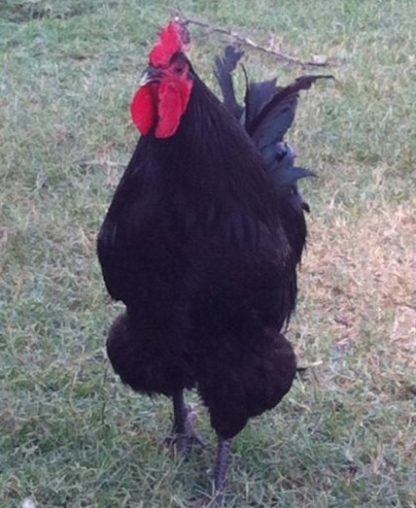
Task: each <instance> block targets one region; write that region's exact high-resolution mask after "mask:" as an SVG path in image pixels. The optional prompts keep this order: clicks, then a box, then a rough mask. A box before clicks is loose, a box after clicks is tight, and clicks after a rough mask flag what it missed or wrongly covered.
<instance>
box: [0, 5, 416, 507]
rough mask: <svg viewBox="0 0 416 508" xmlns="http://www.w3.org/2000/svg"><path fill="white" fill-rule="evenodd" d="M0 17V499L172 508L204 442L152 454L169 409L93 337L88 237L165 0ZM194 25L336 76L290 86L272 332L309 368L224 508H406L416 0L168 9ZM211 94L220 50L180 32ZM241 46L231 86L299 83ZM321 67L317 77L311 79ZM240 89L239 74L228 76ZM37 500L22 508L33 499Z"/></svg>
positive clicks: (251, 450) (196, 493)
mask: <svg viewBox="0 0 416 508" xmlns="http://www.w3.org/2000/svg"><path fill="white" fill-rule="evenodd" d="M155 4H156V3H155V2H152V1H150V0H142V1H137V0H121V1H119V2H116V1H111V0H91V1H89V2H83V1H80V0H55V1H53V2H52V1H47V0H20V1H18V0H3V1H2V2H1V5H0V68H1V69H2V70H1V74H0V119H1V121H0V164H1V170H0V203H1V213H0V216H1V221H0V249H1V254H0V263H1V264H0V275H1V286H0V291H1V293H0V330H1V331H0V350H1V362H0V392H1V400H0V456H1V463H2V464H1V468H0V498H1V499H2V500H3V501H2V502H3V504H2V506H5V507H20V506H24V503H26V506H31V505H30V504H27V503H30V502H32V503H33V504H34V505H35V506H36V507H48V508H49V507H68V508H70V507H71V508H72V507H81V506H82V507H99V508H101V507H109V508H110V507H111V508H113V507H118V506H120V507H121V506H123V507H128V508H139V507H146V508H148V507H159V506H161V507H185V506H189V504H190V503H191V502H192V500H193V499H198V498H199V497H200V496H201V494H202V493H204V492H205V491H206V489H207V472H208V470H209V469H210V468H211V466H212V462H213V457H214V454H215V443H214V436H213V434H212V433H211V431H210V429H209V424H208V419H207V415H206V414H205V412H204V410H203V409H202V407H201V404H200V403H199V401H198V399H197V398H196V397H195V396H193V397H192V398H193V403H194V405H195V406H196V407H197V408H198V409H199V411H200V421H199V425H200V427H201V430H202V432H203V433H204V434H205V436H206V439H207V441H208V447H207V448H206V449H204V450H203V451H200V452H198V453H196V454H195V455H194V456H192V457H191V459H190V460H189V461H188V462H186V463H182V464H178V463H177V462H175V461H174V460H173V459H172V457H171V456H170V455H169V454H167V453H165V451H164V450H163V448H162V447H161V442H162V440H163V436H164V433H165V431H166V429H168V428H169V426H170V404H169V403H168V402H167V401H166V400H164V399H157V400H153V401H152V400H149V399H146V398H143V397H138V396H135V395H134V394H132V393H131V392H130V391H129V390H127V389H125V388H124V387H123V386H121V384H120V382H119V381H118V379H116V378H115V376H114V375H113V373H112V371H111V369H110V367H109V364H108V361H107V359H106V356H105V352H104V340H105V334H106V331H107V329H108V326H109V324H110V322H111V319H112V317H113V316H115V315H116V314H117V313H118V312H119V311H120V306H118V305H115V304H113V303H111V302H110V300H109V299H108V298H107V297H106V294H105V291H104V287H103V283H102V280H101V275H100V270H99V266H98V263H97V259H96V256H95V238H96V234H97V230H98V227H99V225H100V223H101V221H102V219H103V216H104V213H105V210H106V207H107V206H108V203H109V200H110V198H111V195H112V192H113V191H114V187H115V185H116V183H117V181H118V179H119V178H120V175H121V173H122V171H123V168H124V167H125V165H126V163H127V162H128V160H129V155H130V154H131V152H132V150H133V148H134V145H135V142H136V139H137V132H136V130H135V129H134V127H133V126H132V124H131V122H130V119H129V112H128V105H129V101H130V99H131V97H132V95H133V93H134V91H135V89H136V87H137V85H138V79H139V75H140V72H141V70H142V69H143V68H144V66H145V64H146V53H147V51H148V50H149V47H150V44H151V42H152V41H153V40H154V36H155V33H156V32H157V30H158V29H159V27H160V26H161V25H163V24H164V22H165V21H166V19H167V17H168V15H169V13H170V12H171V8H172V7H176V3H175V4H174V3H173V2H168V1H166V0H163V1H161V2H157V4H156V5H155ZM181 8H182V11H183V12H184V14H185V15H187V16H189V17H190V18H195V19H199V20H200V21H203V22H206V23H209V24H212V25H215V26H218V27H223V28H232V29H233V30H234V31H237V32H238V33H240V34H242V36H243V37H248V38H249V39H251V40H254V41H256V42H257V43H258V44H260V45H263V46H267V47H268V46H269V45H271V46H272V47H273V48H274V49H275V50H278V51H281V52H283V53H286V54H288V55H292V56H295V57H297V58H299V59H302V60H311V59H315V61H329V62H330V63H331V64H332V66H331V67H330V69H329V70H330V72H332V73H333V74H334V75H335V77H336V79H337V81H336V82H334V83H320V84H318V85H317V86H315V87H314V88H313V90H311V91H309V92H307V93H303V95H302V101H301V104H300V107H299V110H298V118H297V122H296V125H295V127H294V128H293V129H292V131H291V133H290V141H291V142H292V143H293V144H294V145H295V146H296V147H297V149H298V152H299V162H300V163H301V164H304V165H307V167H310V168H313V169H314V170H315V171H316V172H317V174H318V175H319V178H318V179H313V180H311V181H309V182H304V183H302V188H303V192H304V195H305V196H307V200H308V201H309V203H310V205H311V208H312V213H311V214H310V216H309V217H308V223H309V228H310V235H309V246H308V251H307V254H306V256H305V260H304V262H303V265H302V269H301V275H300V286H301V292H300V300H299V305H298V310H297V314H296V316H295V318H294V319H293V321H292V322H291V324H290V328H289V332H288V336H289V337H290V338H291V339H292V340H293V342H294V344H295V345H296V349H297V352H298V355H299V358H300V364H301V365H304V366H308V370H307V372H306V375H305V376H304V379H303V380H298V381H297V382H296V384H295V386H294V388H293V390H292V391H291V392H290V394H289V395H288V397H287V398H286V399H285V400H284V401H283V403H282V404H281V405H280V406H279V407H278V408H277V409H276V410H274V411H271V412H269V413H267V414H265V415H263V416H262V417H260V418H256V419H254V420H253V421H252V422H251V423H250V424H249V426H248V427H247V428H246V429H245V430H244V431H243V432H242V434H241V435H240V437H239V438H238V439H237V440H236V442H235V446H234V456H233V468H232V470H231V476H230V482H229V486H228V491H227V506H230V507H238V508H240V507H263V506H267V507H269V506H270V507H322V508H325V507H355V506H357V507H358V506H360V507H388V506H395V507H404V508H410V507H414V506H416V494H415V489H414V485H415V482H416V474H415V468H414V453H415V452H414V451H415V449H416V422H415V420H416V409H415V397H416V373H415V372H416V369H415V367H416V329H415V327H416V282H415V281H416V257H415V252H416V198H415V194H416V193H415V190H416V182H415V170H414V168H415V153H416V109H415V106H414V105H415V103H416V87H415V81H416V70H415V69H416V66H415V63H416V32H415V29H414V19H415V18H416V3H415V2H412V1H411V0H408V1H406V0H396V1H393V0H392V1H389V2H381V1H378V0H365V1H358V0H344V1H342V0H334V1H333V2H329V1H328V2H326V1H322V0H311V1H308V2H306V1H301V0H296V1H294V0H290V1H289V0H281V1H279V2H275V1H273V0H259V1H257V2H251V1H250V2H249V1H238V2H236V1H233V0H225V1H223V2H204V1H202V0H183V1H182V2H181ZM191 30H192V35H193V40H194V47H193V50H192V53H191V58H192V60H193V62H194V64H195V67H196V68H197V70H198V72H199V73H200V75H201V76H202V77H203V78H204V79H205V80H206V81H207V83H208V84H209V85H210V86H212V87H215V85H214V81H213V73H212V61H213V56H214V54H215V53H216V52H219V51H220V50H221V48H222V47H223V45H224V43H225V42H228V40H227V37H226V36H224V35H221V34H219V33H215V32H210V33H208V31H207V30H206V29H204V28H201V27H197V26H191ZM245 49H246V53H247V55H246V61H245V64H246V68H247V72H248V73H249V74H250V75H251V76H253V77H255V78H256V79H260V78H266V77H272V76H275V75H278V76H279V78H280V79H281V81H282V82H283V83H284V82H287V81H289V80H290V79H292V78H294V77H296V76H297V75H299V74H300V73H302V72H306V71H307V72H319V71H322V69H317V70H312V71H311V69H307V70H306V71H305V69H302V68H301V67H299V66H296V65H287V64H284V63H282V62H280V61H276V59H275V58H274V57H273V56H271V55H267V54H265V53H262V52H260V51H256V50H253V49H250V48H245ZM325 72H327V70H325ZM238 82H239V86H240V92H242V89H243V85H244V78H243V76H242V73H241V72H240V73H239V75H238ZM33 504H32V506H33Z"/></svg>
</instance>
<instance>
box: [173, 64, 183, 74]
mask: <svg viewBox="0 0 416 508" xmlns="http://www.w3.org/2000/svg"><path fill="white" fill-rule="evenodd" d="M184 70H185V67H184V66H183V65H176V66H175V67H174V68H173V72H174V73H175V74H182V72H183V71H184Z"/></svg>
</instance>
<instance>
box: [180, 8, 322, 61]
mask: <svg viewBox="0 0 416 508" xmlns="http://www.w3.org/2000/svg"><path fill="white" fill-rule="evenodd" d="M174 17H175V18H176V19H178V20H179V21H180V22H181V23H183V24H184V25H197V26H200V27H202V28H207V29H209V30H210V31H211V32H216V33H220V34H223V35H226V36H227V37H232V38H233V39H235V40H237V41H238V42H240V43H242V44H245V45H247V46H250V47H252V48H254V49H257V50H258V51H261V52H263V53H266V54H268V55H273V56H275V57H276V58H277V59H278V60H281V61H283V62H286V63H288V64H293V65H300V66H302V67H311V66H313V67H328V65H329V62H328V61H327V60H325V61H316V62H314V61H307V62H305V61H303V60H301V59H300V58H296V57H294V56H290V55H286V54H285V53H282V52H281V51H276V50H274V49H272V48H267V47H265V46H261V45H260V44H257V42H254V41H253V40H251V39H249V38H248V37H244V36H242V35H240V34H239V33H238V32H235V31H234V30H230V29H228V28H221V27H218V26H214V25H211V24H209V23H205V22H203V21H198V20H196V19H190V18H186V17H183V16H182V15H181V14H180V13H178V12H176V13H175V15H174Z"/></svg>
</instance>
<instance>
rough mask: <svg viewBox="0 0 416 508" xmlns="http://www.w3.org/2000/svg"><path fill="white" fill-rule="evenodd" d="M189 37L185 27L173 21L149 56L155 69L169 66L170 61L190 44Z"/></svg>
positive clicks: (163, 31)
mask: <svg viewBox="0 0 416 508" xmlns="http://www.w3.org/2000/svg"><path fill="white" fill-rule="evenodd" d="M188 38H189V35H188V33H187V30H186V28H185V26H183V25H181V24H180V23H178V22H177V21H171V22H169V23H168V24H167V26H166V27H165V28H164V29H163V30H162V33H161V34H160V36H159V40H158V41H157V42H156V44H155V45H154V47H153V49H152V51H151V52H150V54H149V62H150V65H152V66H153V67H164V66H167V65H169V62H170V59H171V58H172V56H173V55H174V54H175V53H178V52H180V51H182V50H183V49H184V47H185V45H186V44H187V43H188V42H189V41H188V40H187V39H188Z"/></svg>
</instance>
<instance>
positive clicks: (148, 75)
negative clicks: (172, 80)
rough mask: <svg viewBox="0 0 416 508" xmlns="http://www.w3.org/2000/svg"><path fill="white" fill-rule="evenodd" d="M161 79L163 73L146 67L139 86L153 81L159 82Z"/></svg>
mask: <svg viewBox="0 0 416 508" xmlns="http://www.w3.org/2000/svg"><path fill="white" fill-rule="evenodd" d="M162 77H163V71H162V70H161V69H156V68H155V67H147V69H145V70H144V72H143V74H142V77H141V78H140V86H144V85H147V84H148V83H152V82H153V81H159V80H160V79H161V78H162Z"/></svg>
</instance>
